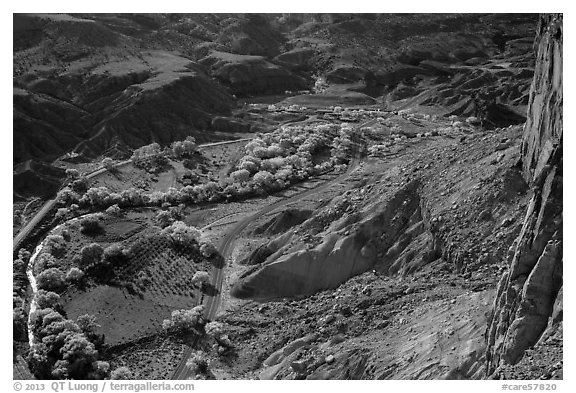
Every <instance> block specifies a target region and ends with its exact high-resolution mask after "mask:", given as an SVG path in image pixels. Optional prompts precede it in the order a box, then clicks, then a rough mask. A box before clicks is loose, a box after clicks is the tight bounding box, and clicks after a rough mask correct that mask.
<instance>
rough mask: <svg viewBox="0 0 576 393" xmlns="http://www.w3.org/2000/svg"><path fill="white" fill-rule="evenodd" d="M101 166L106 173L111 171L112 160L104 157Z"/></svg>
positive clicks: (112, 167)
mask: <svg viewBox="0 0 576 393" xmlns="http://www.w3.org/2000/svg"><path fill="white" fill-rule="evenodd" d="M102 166H103V167H104V168H105V169H106V170H107V171H112V170H113V169H114V160H113V159H111V158H110V157H106V158H104V159H103V160H102Z"/></svg>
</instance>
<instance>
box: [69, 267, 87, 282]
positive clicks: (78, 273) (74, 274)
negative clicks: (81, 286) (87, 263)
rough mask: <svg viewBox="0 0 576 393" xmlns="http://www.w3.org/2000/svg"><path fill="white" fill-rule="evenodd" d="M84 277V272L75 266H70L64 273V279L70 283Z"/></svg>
mask: <svg viewBox="0 0 576 393" xmlns="http://www.w3.org/2000/svg"><path fill="white" fill-rule="evenodd" d="M83 277H84V272H83V271H82V270H80V269H78V268H77V267H71V268H70V270H68V273H66V281H67V282H72V283H78V282H80V281H81V280H82V278H83Z"/></svg>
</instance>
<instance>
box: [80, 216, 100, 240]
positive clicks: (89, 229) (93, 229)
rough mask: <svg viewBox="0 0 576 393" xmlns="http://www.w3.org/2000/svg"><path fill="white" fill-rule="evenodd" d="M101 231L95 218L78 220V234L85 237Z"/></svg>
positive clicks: (88, 217)
mask: <svg viewBox="0 0 576 393" xmlns="http://www.w3.org/2000/svg"><path fill="white" fill-rule="evenodd" d="M102 230H103V228H102V225H101V224H100V220H99V219H98V218H97V217H95V216H87V217H84V218H82V220H80V232H81V233H83V234H85V235H93V234H96V233H99V232H101V231H102Z"/></svg>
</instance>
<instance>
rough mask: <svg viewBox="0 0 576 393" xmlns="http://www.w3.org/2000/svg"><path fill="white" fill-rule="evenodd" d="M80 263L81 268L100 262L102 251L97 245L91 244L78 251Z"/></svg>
mask: <svg viewBox="0 0 576 393" xmlns="http://www.w3.org/2000/svg"><path fill="white" fill-rule="evenodd" d="M80 255H81V257H80V258H81V259H80V263H81V266H82V267H86V266H90V265H92V264H97V263H99V262H100V261H101V260H102V256H103V255H104V249H103V248H102V246H101V245H100V244H98V243H91V244H89V245H87V246H84V247H82V249H81V250H80Z"/></svg>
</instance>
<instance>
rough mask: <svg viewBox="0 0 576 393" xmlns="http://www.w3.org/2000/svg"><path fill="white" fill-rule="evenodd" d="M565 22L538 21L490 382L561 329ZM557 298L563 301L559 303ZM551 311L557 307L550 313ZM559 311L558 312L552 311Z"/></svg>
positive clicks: (494, 320)
mask: <svg viewBox="0 0 576 393" xmlns="http://www.w3.org/2000/svg"><path fill="white" fill-rule="evenodd" d="M562 21H563V17H562V15H561V14H560V15H546V16H542V17H541V20H540V25H539V31H538V34H537V38H536V47H537V50H538V55H537V56H538V57H537V63H536V70H535V75H534V80H533V82H532V87H531V91H530V101H529V106H528V120H527V122H526V125H525V129H524V138H523V143H522V169H523V175H524V178H525V180H526V181H527V182H528V183H529V184H530V185H531V186H532V191H533V197H532V200H531V203H530V205H529V208H528V212H527V214H526V218H525V221H524V225H523V228H522V231H521V233H520V235H519V236H518V238H517V239H516V241H515V244H514V245H513V247H512V248H511V252H510V257H509V260H510V268H509V270H508V271H507V272H506V273H504V275H503V276H502V278H501V280H500V283H499V284H498V290H497V297H496V300H495V303H494V306H493V311H492V315H491V318H490V327H489V331H488V336H487V340H488V342H487V353H486V360H487V374H488V375H490V374H492V375H493V377H495V378H496V377H498V376H499V375H498V374H499V373H498V368H499V367H502V366H503V365H506V364H515V363H517V362H518V361H519V360H520V359H521V358H522V356H523V355H524V352H525V350H527V349H528V348H530V347H532V346H533V345H535V344H536V343H537V342H538V340H539V339H540V337H541V336H542V333H543V332H544V331H545V330H550V329H552V327H553V326H554V325H558V324H560V325H561V324H562V316H561V315H562V313H561V312H559V311H558V309H559V308H561V303H562V302H561V300H560V301H558V300H557V297H558V296H561V292H560V289H561V287H562V241H563V235H562V145H563V144H562V118H563V115H562V104H563V101H562V79H563V78H562V43H563V37H562ZM559 293H560V295H559ZM555 303H556V306H555ZM555 309H556V312H555V311H554V310H555Z"/></svg>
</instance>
